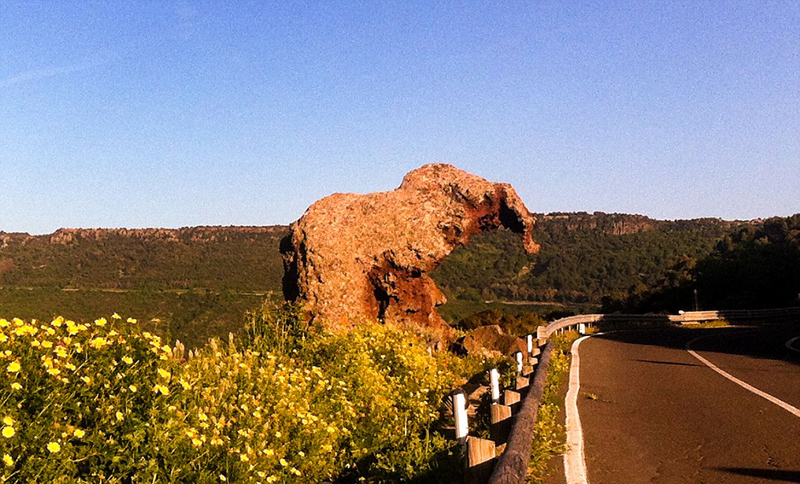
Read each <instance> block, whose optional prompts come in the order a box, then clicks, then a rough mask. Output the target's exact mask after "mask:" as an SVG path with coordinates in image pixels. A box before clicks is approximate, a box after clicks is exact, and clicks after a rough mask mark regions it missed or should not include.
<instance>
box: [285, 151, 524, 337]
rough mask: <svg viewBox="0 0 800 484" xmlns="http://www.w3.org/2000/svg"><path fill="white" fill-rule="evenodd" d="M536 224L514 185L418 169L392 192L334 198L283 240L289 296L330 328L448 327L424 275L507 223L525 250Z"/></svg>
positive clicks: (314, 208) (446, 169)
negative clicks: (375, 323)
mask: <svg viewBox="0 0 800 484" xmlns="http://www.w3.org/2000/svg"><path fill="white" fill-rule="evenodd" d="M534 224H535V218H534V217H533V216H532V215H531V213H530V212H529V211H528V209H527V208H525V205H524V204H523V203H522V200H521V199H520V198H519V197H518V196H517V194H516V192H515V191H514V189H513V188H512V187H511V186H510V185H507V184H503V183H491V182H488V181H486V180H484V179H483V178H480V177H478V176H475V175H470V174H468V173H466V172H464V171H462V170H459V169H457V168H455V167H453V166H450V165H442V164H433V165H426V166H423V167H422V168H419V169H417V170H414V171H412V172H411V173H409V174H408V175H406V177H405V178H404V180H403V182H402V184H401V185H400V187H399V188H397V189H396V190H393V191H389V192H380V193H371V194H366V195H359V194H334V195H331V196H329V197H326V198H323V199H322V200H319V201H318V202H316V203H314V204H313V205H311V207H309V209H308V210H307V211H306V213H305V214H304V215H303V216H302V217H301V218H300V220H298V221H297V222H295V223H294V224H292V226H291V233H290V234H289V235H287V236H286V238H285V239H284V240H283V241H282V242H281V253H282V256H283V260H284V271H285V272H284V295H285V296H286V298H287V299H290V300H295V299H300V300H303V301H304V302H306V304H307V308H308V309H309V310H310V311H311V314H312V316H313V317H314V318H318V319H319V320H321V321H322V322H323V323H324V324H325V325H326V326H328V327H347V326H348V325H350V324H354V323H358V322H359V321H363V320H375V319H380V320H391V321H395V322H400V323H408V324H413V325H418V326H425V327H430V328H434V329H439V330H444V329H445V327H446V325H445V323H444V321H443V320H442V318H441V317H440V316H439V314H438V313H437V311H436V306H438V305H440V304H443V303H444V302H445V297H444V295H443V294H442V293H441V292H440V291H439V289H438V288H437V287H436V285H435V284H434V282H433V280H432V279H431V278H430V277H429V276H428V274H427V273H428V272H429V271H431V270H432V269H434V268H435V267H436V266H437V265H438V264H439V263H440V262H441V261H442V260H443V259H444V257H445V256H446V255H447V254H449V253H450V252H451V251H452V250H453V249H454V248H455V247H457V246H459V245H463V244H466V243H467V241H468V240H469V238H470V236H472V235H473V234H475V233H478V232H483V231H491V230H496V229H498V228H499V227H506V228H508V229H510V230H511V231H513V232H516V233H518V234H520V236H521V237H522V242H523V245H524V247H525V249H526V250H527V251H528V252H535V251H536V250H538V245H537V244H536V243H535V242H534V241H533V239H532V237H531V231H532V230H533V227H534Z"/></svg>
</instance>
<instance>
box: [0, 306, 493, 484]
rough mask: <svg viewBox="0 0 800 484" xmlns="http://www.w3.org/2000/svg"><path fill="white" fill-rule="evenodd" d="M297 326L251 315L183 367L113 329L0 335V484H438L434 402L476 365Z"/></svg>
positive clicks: (447, 455)
mask: <svg viewBox="0 0 800 484" xmlns="http://www.w3.org/2000/svg"><path fill="white" fill-rule="evenodd" d="M304 321H305V318H303V317H302V315H301V313H300V312H299V308H296V307H285V308H265V309H262V310H261V311H258V312H255V313H254V314H252V315H251V319H250V321H249V323H248V326H247V331H246V333H245V337H243V338H242V339H241V343H240V344H239V343H236V342H235V341H234V338H231V339H230V341H228V342H226V343H223V342H221V341H219V340H217V339H214V340H212V341H211V343H210V344H209V345H208V346H206V347H204V348H203V349H201V350H199V351H198V352H197V353H196V354H195V355H194V357H193V358H191V359H189V360H188V361H187V360H186V359H185V358H184V356H186V355H184V354H182V351H181V349H180V348H174V349H173V348H170V347H169V346H167V345H164V344H163V341H162V340H161V338H159V337H158V336H155V335H152V334H150V333H148V332H142V331H140V329H139V326H138V323H137V321H135V320H132V319H128V320H123V319H122V318H120V317H119V316H117V315H116V314H114V316H113V317H111V318H109V319H104V318H101V319H97V320H95V321H94V323H75V322H73V321H71V320H65V319H64V318H56V319H54V320H53V321H52V322H50V323H39V322H37V321H30V322H25V321H22V320H20V319H14V320H11V321H8V320H0V357H2V359H3V361H2V364H0V366H1V367H2V368H1V370H2V371H0V418H3V425H2V430H0V434H2V438H0V458H2V459H3V464H2V476H3V479H4V480H5V481H13V482H175V483H177V482H192V483H195V482H197V483H206V482H208V483H210V482H224V481H229V482H299V483H303V482H320V481H322V480H325V479H332V480H334V481H336V482H351V481H357V482H397V481H414V480H418V481H420V482H450V481H449V480H448V479H452V475H453V472H455V473H456V474H457V473H458V470H457V469H458V468H459V464H458V462H460V458H459V456H458V455H457V451H456V449H455V448H454V445H455V443H454V441H452V440H447V439H445V438H444V437H443V436H442V435H441V434H440V433H439V432H437V429H438V428H439V427H440V426H441V425H442V416H441V415H440V413H439V409H440V407H441V402H442V397H443V396H444V394H445V393H446V392H448V391H449V390H450V389H451V388H453V387H454V386H455V385H457V384H458V383H459V382H461V381H463V379H464V375H467V374H471V373H472V372H473V371H475V370H476V369H477V368H478V367H479V366H480V365H482V364H483V363H482V362H480V361H478V360H475V359H472V360H470V359H460V358H457V357H455V356H452V355H449V354H447V353H443V352H440V353H437V354H435V355H433V356H431V355H429V354H428V352H427V351H426V349H425V347H424V345H423V343H422V342H421V341H420V340H419V339H417V337H416V336H414V335H411V334H408V333H406V332H403V331H401V330H399V329H395V328H392V327H390V326H383V325H366V326H363V327H360V328H359V329H357V330H355V331H354V332H351V333H349V334H348V335H341V334H340V335H336V334H328V333H325V332H322V331H320V330H315V331H308V329H309V328H307V324H306V323H305V322H304ZM443 475H446V476H448V477H447V478H442V477H441V476H443Z"/></svg>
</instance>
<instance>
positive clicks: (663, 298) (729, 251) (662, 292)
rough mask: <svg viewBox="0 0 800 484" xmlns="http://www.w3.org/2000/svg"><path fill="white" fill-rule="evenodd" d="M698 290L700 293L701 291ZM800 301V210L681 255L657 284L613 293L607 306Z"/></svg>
mask: <svg viewBox="0 0 800 484" xmlns="http://www.w3.org/2000/svg"><path fill="white" fill-rule="evenodd" d="M695 291H696V292H695ZM798 304H800V214H798V215H794V216H791V217H787V218H779V217H775V218H771V219H768V220H766V221H764V222H763V223H761V224H759V225H746V226H743V227H740V228H739V229H737V230H735V231H733V232H732V233H730V234H726V235H725V236H724V237H722V238H721V240H720V241H719V242H718V243H717V244H716V247H715V248H714V250H713V251H712V252H711V253H709V254H708V255H706V256H704V257H700V258H693V257H688V256H683V257H681V258H679V259H677V260H676V261H675V262H674V263H673V264H672V265H671V266H670V267H669V268H668V269H667V270H666V271H665V272H664V273H663V274H662V277H661V278H660V280H659V281H658V282H657V283H656V284H654V285H653V286H652V287H644V288H637V289H633V290H631V291H629V292H628V293H627V294H626V295H625V296H624V297H622V298H618V299H615V298H607V299H606V300H605V301H604V305H603V306H604V310H605V311H609V312H610V311H615V310H616V311H631V312H672V313H674V312H677V311H678V310H680V309H684V310H686V309H694V306H695V305H697V306H698V307H699V308H700V309H703V308H706V309H758V308H770V307H787V306H796V305H798Z"/></svg>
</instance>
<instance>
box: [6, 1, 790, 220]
mask: <svg viewBox="0 0 800 484" xmlns="http://www.w3.org/2000/svg"><path fill="white" fill-rule="evenodd" d="M0 31H2V32H3V35H2V36H0V183H2V185H0V186H2V192H1V193H0V231H25V232H31V233H46V232H51V231H53V230H55V229H57V228H59V227H180V226H191V225H267V224H279V223H280V224H282V223H289V222H291V221H293V220H295V219H296V218H298V217H299V216H300V215H302V213H303V211H304V210H305V208H306V207H307V206H308V205H310V204H311V203H313V202H314V201H315V200H317V199H319V198H321V197H323V196H325V195H328V194H330V193H333V192H371V191H379V190H389V189H392V188H395V187H396V186H397V185H399V183H400V181H401V179H402V177H403V175H404V174H405V173H406V172H408V171H410V170H411V169H413V168H415V167H418V166H420V165H423V164H425V163H430V162H446V163H453V164H455V165H456V166H459V167H460V168H463V169H465V170H467V171H470V172H473V173H476V174H479V175H481V176H484V177H485V178H488V179H490V180H493V181H504V182H509V183H511V184H513V185H514V187H515V188H516V189H517V191H518V193H519V194H520V195H521V196H522V198H523V200H524V201H525V202H526V204H527V205H528V208H529V209H530V210H531V211H534V212H551V211H577V210H586V211H595V210H599V211H605V212H628V213H641V214H645V215H649V216H653V217H656V218H667V219H674V218H695V217H704V216H712V217H722V218H729V219H733V218H738V219H747V218H755V217H766V216H772V215H789V214H792V213H796V212H800V2H796V1H794V0H787V1H784V2H772V1H766V0H759V1H752V2H746V1H722V0H720V1H686V2H679V1H670V2H643V1H638V0H637V1H629V2H625V1H604V2H591V3H590V2H563V1H526V2H486V3H482V2H471V1H470V2H466V1H465V2H428V1H425V2H379V1H368V2H356V1H352V2H333V1H324V2H323V1H320V2H263V1H253V2H236V1H230V2H219V1H209V2H200V1H196V2H195V1H188V0H187V1H178V2H170V1H155V0H153V1H136V2H115V1H105V2H103V1H97V2H79V1H70V2H50V1H46V2H35V1H25V2H17V1H15V0H9V1H5V2H1V3H0Z"/></svg>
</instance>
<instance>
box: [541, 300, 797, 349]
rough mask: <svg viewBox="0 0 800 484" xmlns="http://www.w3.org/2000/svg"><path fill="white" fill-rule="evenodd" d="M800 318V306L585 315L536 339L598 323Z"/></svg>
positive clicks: (562, 321) (548, 329)
mask: <svg viewBox="0 0 800 484" xmlns="http://www.w3.org/2000/svg"><path fill="white" fill-rule="evenodd" d="M795 317H800V307H794V308H779V309H723V310H714V311H685V312H681V313H679V314H581V315H578V316H569V317H567V318H562V319H557V320H555V321H553V322H552V323H550V324H548V325H547V326H539V328H537V330H536V338H537V339H538V340H540V341H542V340H544V341H546V340H547V339H548V338H549V337H550V336H552V335H553V334H558V333H559V332H563V331H571V330H578V331H579V332H581V333H582V332H583V331H580V328H581V325H584V327H591V326H594V325H596V324H597V323H600V322H602V323H611V324H613V323H654V324H657V323H680V324H686V323H702V322H707V321H716V320H720V319H724V320H727V321H743V320H744V321H747V320H751V321H753V320H776V319H791V318H795Z"/></svg>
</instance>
